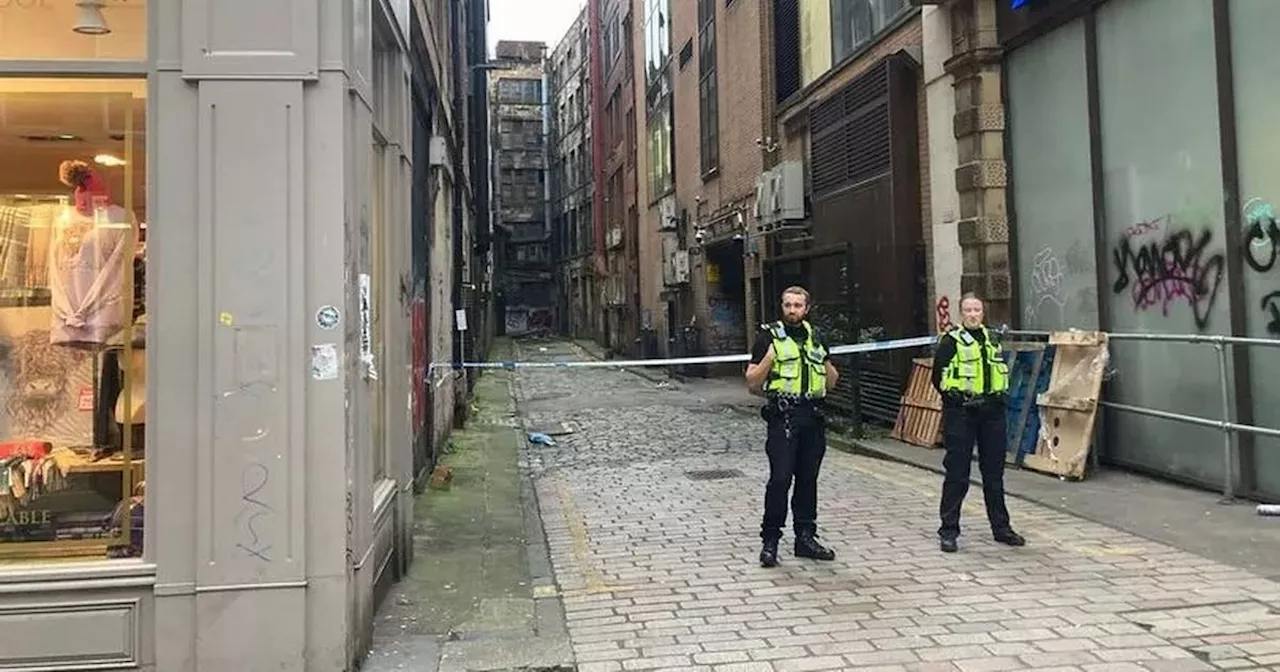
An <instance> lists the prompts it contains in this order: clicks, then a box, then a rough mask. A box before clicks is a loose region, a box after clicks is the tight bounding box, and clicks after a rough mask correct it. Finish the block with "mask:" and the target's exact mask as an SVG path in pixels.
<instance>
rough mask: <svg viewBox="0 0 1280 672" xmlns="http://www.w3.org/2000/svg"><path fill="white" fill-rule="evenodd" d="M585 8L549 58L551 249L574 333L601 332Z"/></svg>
mask: <svg viewBox="0 0 1280 672" xmlns="http://www.w3.org/2000/svg"><path fill="white" fill-rule="evenodd" d="M588 40H589V35H588V30H587V12H586V10H585V9H584V10H583V11H582V12H580V13H579V14H578V18H577V19H575V20H574V22H573V25H571V26H570V27H569V30H568V31H566V32H565V34H564V36H563V37H561V38H560V41H559V42H558V43H557V44H556V47H555V49H553V50H552V52H551V57H550V58H549V59H548V60H547V82H548V84H549V87H550V92H549V96H548V98H549V100H550V110H549V114H548V116H549V119H550V129H551V135H550V142H549V145H548V146H549V152H548V154H549V160H550V164H549V165H550V170H549V171H548V179H549V181H550V194H551V201H550V217H551V231H552V240H553V248H554V250H555V253H554V257H555V272H556V295H557V296H556V305H557V306H558V307H559V312H560V316H559V320H558V322H559V324H558V327H559V331H560V332H561V333H564V334H568V335H570V336H575V337H596V336H597V335H598V334H599V333H600V328H601V326H602V325H601V324H600V322H601V321H600V320H599V318H598V315H599V309H598V308H599V301H600V296H599V294H600V292H599V291H598V289H597V284H596V277H595V270H594V267H593V264H592V259H591V256H592V252H593V250H594V249H595V227H594V225H593V221H592V207H593V199H592V194H593V193H594V192H593V167H594V161H593V160H592V130H593V120H592V117H591V82H590V77H589V73H590V68H589V65H590V60H591V52H590V48H589V45H590V43H589V41H588Z"/></svg>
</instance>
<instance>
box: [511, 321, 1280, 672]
mask: <svg viewBox="0 0 1280 672" xmlns="http://www.w3.org/2000/svg"><path fill="white" fill-rule="evenodd" d="M548 358H565V359H575V360H577V359H583V358H585V354H584V353H582V352H581V351H580V350H579V349H578V348H577V347H576V346H574V345H572V344H569V343H566V342H557V341H548V342H536V341H535V342H528V341H526V342H521V343H518V344H517V352H516V359H518V360H521V359H523V360H539V359H543V360H545V359H548ZM515 381H516V382H515V394H516V398H517V402H518V407H519V409H520V411H521V414H522V416H523V422H524V424H525V428H526V429H528V430H530V431H542V432H547V433H551V434H553V435H555V441H556V444H557V445H555V446H543V445H537V444H526V446H525V448H524V451H525V452H524V455H523V456H522V462H523V464H524V466H525V467H526V468H528V469H531V470H532V472H533V475H534V478H535V485H536V492H537V498H538V501H539V506H540V508H541V515H542V519H543V523H544V525H545V527H546V533H547V540H548V544H549V548H550V553H551V559H552V563H553V566H554V574H555V577H556V581H557V583H558V584H559V588H560V592H561V595H562V597H563V600H564V604H565V611H566V617H567V619H568V630H569V635H570V637H571V640H572V645H573V650H574V653H575V655H576V657H577V661H578V663H579V669H580V670H582V671H583V672H609V671H616V670H640V669H669V670H676V669H679V670H724V671H726V672H729V671H742V672H748V671H755V670H761V671H768V670H779V671H787V670H828V669H830V670H886V671H888V670H897V671H919V672H925V671H938V672H942V671H963V672H979V671H991V672H995V671H1001V670H1038V671H1041V672H1045V671H1053V670H1087V671H1099V672H1101V671H1103V670H1114V671H1117V672H1119V671H1124V670H1135V671H1140V670H1148V671H1151V672H1162V671H1163V672H1173V671H1181V670H1214V669H1233V670H1234V669H1242V670H1275V669H1280V584H1276V583H1274V582H1272V581H1268V580H1265V579H1261V578H1258V577H1257V576H1255V575H1252V574H1249V573H1247V572H1245V571H1243V570H1239V569H1236V568H1233V567H1229V566H1226V565H1223V564H1219V563H1216V562H1213V561H1209V560H1206V559H1203V558H1201V557H1199V556H1196V555H1193V554H1190V553H1187V552H1183V551H1179V550H1177V549H1174V548H1170V547H1168V546H1164V545H1161V544H1158V543H1155V542H1152V541H1148V540H1145V539H1142V538H1139V537H1136V536H1133V535H1130V534H1127V533H1123V532H1120V531H1117V530H1113V529H1111V528H1108V527H1105V526H1102V525H1099V524H1095V523H1091V522H1086V521H1084V520H1082V519H1079V518H1075V517H1073V516H1070V515H1068V514H1065V513H1061V512H1057V511H1053V510H1051V509H1048V508H1045V507H1041V506H1038V505H1034V504H1030V503H1028V502H1025V501H1022V500H1018V499H1010V501H1009V507H1010V511H1011V513H1012V515H1013V523H1014V526H1015V527H1016V528H1017V529H1018V530H1019V531H1020V532H1022V533H1023V534H1024V535H1025V536H1026V537H1027V538H1028V541H1029V545H1028V546H1026V547H1025V548H1020V549H1010V548H1006V547H1003V546H998V545H996V544H995V543H994V542H992V541H991V539H990V534H989V531H988V530H987V527H986V521H985V517H984V514H983V512H982V508H981V494H980V492H978V491H977V490H976V489H975V490H971V494H970V496H969V500H968V503H967V505H966V509H965V512H966V513H965V515H966V517H965V519H964V521H962V524H963V525H964V529H965V536H963V537H962V538H961V552H960V553H958V554H955V555H943V554H941V553H939V552H938V549H937V538H936V535H935V532H934V530H935V529H936V527H937V522H936V511H937V501H936V500H937V493H938V489H939V485H940V483H939V477H938V476H937V475H936V474H933V473H930V472H926V471H923V470H920V469H917V468H914V467H910V466H905V465H900V464H896V463H891V462H883V461H878V460H874V459H870V458H864V457H857V456H853V455H850V454H847V453H843V452H840V451H837V450H829V451H828V453H827V458H826V461H825V462H824V465H823V472H822V477H821V480H820V483H819V516H818V523H819V532H820V535H821V537H822V540H823V542H824V543H826V544H828V545H830V546H832V547H833V548H834V549H835V550H836V552H837V554H838V555H837V559H836V561H835V562H833V563H823V564H819V563H816V562H812V561H800V560H797V559H795V558H793V557H791V554H790V541H791V537H790V531H789V530H788V534H787V536H786V537H784V540H783V547H782V548H783V551H784V552H783V555H782V565H781V566H780V567H778V568H775V569H763V568H761V567H760V566H759V565H758V563H757V561H756V555H757V553H758V552H759V537H758V529H759V518H760V512H761V500H762V497H763V487H764V481H765V478H766V476H767V463H766V460H765V457H764V452H763V441H764V435H763V434H764V432H763V429H764V427H763V422H761V421H760V420H759V418H758V417H753V415H752V412H753V411H752V408H753V407H754V406H755V400H754V399H752V398H751V397H750V396H748V395H746V393H745V392H744V391H742V390H741V389H740V387H739V386H737V385H734V384H732V383H734V382H736V381H692V382H688V383H682V382H678V381H672V382H670V383H655V382H651V381H649V380H647V379H645V378H642V377H640V376H637V375H634V374H632V373H630V372H626V371H619V370H616V369H606V368H587V369H574V370H567V369H520V370H518V371H517V374H516V375H515Z"/></svg>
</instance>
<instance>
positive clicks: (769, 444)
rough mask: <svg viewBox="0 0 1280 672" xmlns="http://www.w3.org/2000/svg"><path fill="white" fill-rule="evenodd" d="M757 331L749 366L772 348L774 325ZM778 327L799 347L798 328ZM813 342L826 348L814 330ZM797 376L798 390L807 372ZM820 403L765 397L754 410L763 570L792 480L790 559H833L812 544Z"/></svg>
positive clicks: (773, 556) (772, 553)
mask: <svg viewBox="0 0 1280 672" xmlns="http://www.w3.org/2000/svg"><path fill="white" fill-rule="evenodd" d="M760 328H761V333H760V334H758V335H757V336H756V343H755V347H754V348H753V350H752V353H751V363H752V364H759V363H760V362H761V361H762V360H763V359H764V358H765V355H766V354H767V353H768V351H769V346H770V345H772V344H773V338H774V336H773V328H774V325H773V324H764V325H760ZM784 328H785V330H786V333H787V335H788V336H790V337H791V338H792V339H793V340H795V342H796V343H797V344H800V345H803V343H804V341H805V338H806V333H805V329H804V326H803V325H799V324H797V325H784ZM813 339H814V342H815V343H818V344H821V345H822V346H823V347H824V349H825V348H826V343H824V342H823V341H822V340H821V337H820V336H819V335H818V334H817V332H816V330H815V332H814V335H813ZM824 363H825V361H824ZM772 375H773V374H772V372H771V373H770V376H772ZM800 375H801V383H800V388H801V389H808V385H809V375H810V372H809V368H808V367H807V366H805V367H801V374H800ZM768 380H769V379H768V378H766V379H765V383H764V386H765V388H766V389H767V387H768V384H769V383H768ZM766 396H768V393H767V392H766ZM822 401H823V400H822V399H799V400H796V399H779V398H775V397H770V398H769V399H768V401H766V402H765V405H764V407H762V408H761V409H760V417H761V418H763V419H764V421H765V422H766V423H768V433H767V438H766V440H765V448H764V449H765V453H766V454H767V455H768V456H769V483H768V485H766V486H765V495H764V520H763V522H762V523H761V525H760V538H761V539H763V540H764V545H763V549H762V550H761V551H760V564H761V565H764V566H765V567H773V566H775V565H777V564H778V540H779V539H781V538H782V527H783V526H784V525H785V524H786V522H787V494H788V491H789V490H792V487H791V486H792V482H793V481H794V483H795V489H794V491H793V492H792V493H791V515H792V528H793V529H794V530H795V535H796V541H795V548H794V550H795V555H796V557H801V558H811V559H815V560H834V559H835V557H836V554H835V552H834V551H832V550H831V549H829V548H826V547H825V546H823V545H822V544H820V543H818V539H817V537H818V534H817V531H818V525H817V519H818V473H819V472H820V471H821V469H822V458H823V456H824V455H826V452H827V431H826V430H827V425H826V418H825V417H824V416H823V409H822Z"/></svg>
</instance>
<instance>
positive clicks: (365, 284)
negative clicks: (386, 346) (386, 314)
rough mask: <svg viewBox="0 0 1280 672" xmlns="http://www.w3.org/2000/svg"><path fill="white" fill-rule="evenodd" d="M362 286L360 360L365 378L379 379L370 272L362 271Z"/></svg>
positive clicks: (360, 281)
mask: <svg viewBox="0 0 1280 672" xmlns="http://www.w3.org/2000/svg"><path fill="white" fill-rule="evenodd" d="M359 286H360V362H361V363H362V364H364V369H365V378H368V379H369V380H377V379H378V367H377V365H376V363H375V362H374V361H373V282H372V280H370V278H369V274H368V273H361V274H360V278H359Z"/></svg>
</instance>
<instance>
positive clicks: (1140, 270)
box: [1111, 215, 1227, 331]
mask: <svg viewBox="0 0 1280 672" xmlns="http://www.w3.org/2000/svg"><path fill="white" fill-rule="evenodd" d="M1212 245H1213V233H1212V232H1211V231H1210V230H1209V229H1208V228H1203V229H1201V230H1199V231H1198V232H1197V231H1193V230H1192V229H1190V228H1185V227H1180V226H1179V225H1178V223H1177V222H1176V221H1175V220H1174V218H1173V216H1172V215H1165V216H1164V217H1160V218H1157V219H1154V220H1150V221H1147V222H1139V223H1138V224H1135V225H1134V226H1132V227H1129V229H1127V230H1126V231H1125V232H1124V233H1123V234H1121V236H1120V240H1119V242H1118V243H1117V244H1116V247H1115V248H1114V249H1113V250H1112V251H1111V259H1112V262H1113V264H1114V267H1115V268H1114V270H1115V273H1116V280H1115V283H1114V284H1112V286H1111V290H1112V292H1113V293H1115V294H1121V293H1123V292H1125V291H1127V292H1128V293H1129V296H1130V298H1131V299H1132V300H1133V308H1134V310H1136V311H1140V312H1148V311H1153V310H1159V311H1160V314H1161V315H1162V316H1164V317H1168V316H1169V309H1170V307H1172V306H1173V305H1175V304H1183V303H1185V304H1186V305H1187V306H1189V307H1190V308H1191V314H1192V316H1193V317H1194V319H1195V324H1196V328H1197V329H1200V330H1202V331H1203V330H1204V329H1206V328H1208V326H1209V317H1210V315H1211V314H1212V313H1213V307H1214V305H1215V304H1216V303H1217V301H1218V297H1219V295H1220V294H1221V289H1222V281H1223V279H1224V278H1225V276H1226V264H1227V262H1226V257H1225V256H1224V255H1223V254H1222V252H1216V251H1212V250H1211V249H1210V248H1211V246H1212Z"/></svg>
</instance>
